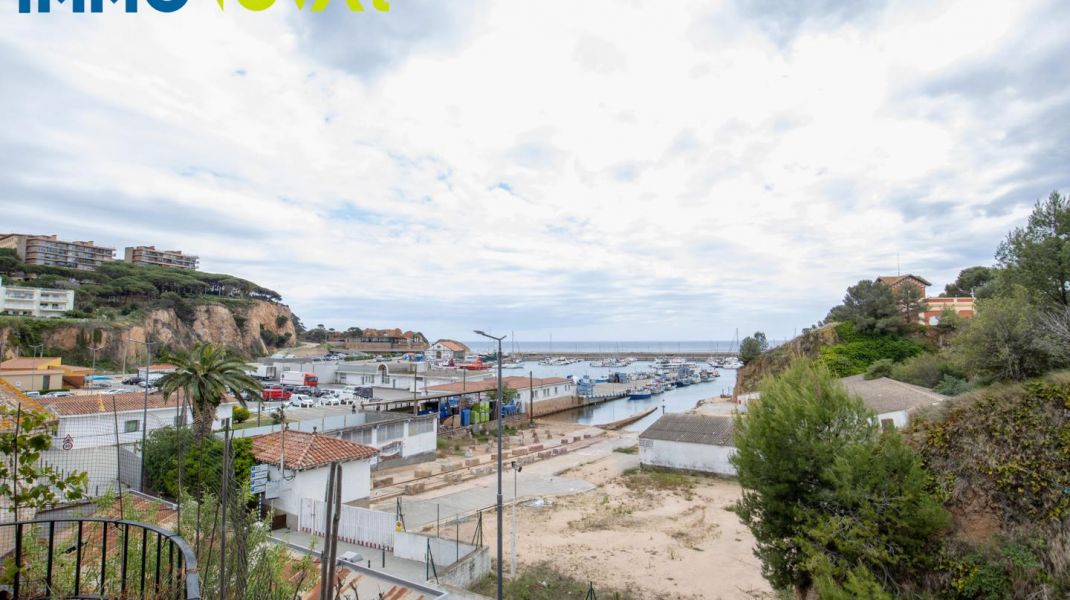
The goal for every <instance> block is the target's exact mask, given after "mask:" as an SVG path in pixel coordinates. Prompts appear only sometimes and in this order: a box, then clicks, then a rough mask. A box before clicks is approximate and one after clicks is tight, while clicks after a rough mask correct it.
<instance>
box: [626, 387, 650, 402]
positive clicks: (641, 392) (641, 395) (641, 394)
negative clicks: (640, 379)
mask: <svg viewBox="0 0 1070 600" xmlns="http://www.w3.org/2000/svg"><path fill="white" fill-rule="evenodd" d="M653 395H654V392H652V391H651V390H650V388H640V389H638V390H635V391H633V392H632V393H630V394H628V399H629V400H648V399H649V398H650V397H651V396H653Z"/></svg>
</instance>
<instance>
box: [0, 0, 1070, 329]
mask: <svg viewBox="0 0 1070 600" xmlns="http://www.w3.org/2000/svg"><path fill="white" fill-rule="evenodd" d="M225 2H226V4H225V10H222V11H221V10H220V8H219V5H218V4H217V3H216V2H215V1H214V0H188V4H187V5H186V6H185V7H184V8H182V9H181V10H179V11H177V12H174V13H170V14H164V13H158V12H155V11H153V10H152V9H151V8H150V7H149V6H148V5H147V4H146V3H145V2H142V4H141V6H140V12H138V13H137V14H123V13H121V12H119V11H118V10H117V9H118V5H112V4H111V3H106V4H107V6H106V10H107V11H109V12H107V14H104V15H89V14H80V15H78V14H71V13H70V7H69V4H64V5H59V6H57V7H54V9H53V12H52V13H51V14H18V13H17V12H16V9H15V4H14V2H10V3H6V4H7V7H6V9H5V10H4V12H3V14H0V73H2V74H3V83H2V84H0V85H2V86H3V93H2V94H0V114H3V115H4V119H3V123H4V125H3V127H0V156H2V160H0V231H2V230H10V231H17V232H26V233H56V234H59V235H60V236H61V237H62V238H68V239H94V240H97V241H98V242H100V243H103V244H106V245H110V246H114V247H116V248H118V249H119V252H120V253H121V251H122V250H121V249H122V247H123V246H125V245H131V244H155V245H156V246H157V247H161V246H162V247H167V248H179V249H182V250H184V251H186V252H189V253H193V254H197V255H199V256H200V257H201V261H202V266H203V268H204V269H205V270H209V271H215V272H227V273H233V274H235V275H239V276H242V277H245V278H248V279H252V280H254V281H257V282H258V283H261V284H262V285H266V286H268V287H271V288H274V289H276V290H278V291H279V292H280V293H282V294H283V296H284V297H285V299H286V301H287V302H288V303H289V304H290V305H291V306H292V307H293V308H294V310H295V312H297V314H298V315H299V316H301V317H302V319H303V320H304V321H305V322H306V323H308V324H316V323H324V324H326V325H328V326H334V327H346V326H349V325H354V324H355V325H361V326H399V327H403V328H412V329H420V330H422V331H424V332H426V333H427V334H428V335H430V336H433V337H445V336H451V337H460V338H462V339H471V337H472V336H471V334H469V333H467V332H469V331H470V330H471V329H473V328H486V329H489V330H493V331H496V332H503V333H508V332H509V331H515V332H516V337H517V338H518V339H519V340H521V341H525V340H526V341H536V340H543V339H546V338H547V337H548V336H549V335H550V334H551V333H552V334H553V336H554V339H555V340H568V339H571V340H584V339H588V340H642V339H647V340H676V339H680V340H710V339H730V338H731V337H732V336H733V334H734V331H735V330H736V328H739V329H740V330H742V331H743V332H745V333H746V332H750V331H753V330H755V329H763V330H765V331H767V332H768V333H769V334H770V335H771V337H775V338H783V337H786V336H790V335H791V334H792V332H793V331H794V330H796V329H799V328H802V327H805V326H808V325H810V324H812V323H814V322H815V321H817V320H819V319H820V318H822V317H823V316H824V314H825V312H826V311H827V309H828V307H829V306H831V305H833V304H835V303H837V302H838V300H839V299H840V298H841V297H842V294H843V290H844V288H845V287H846V286H848V285H850V284H852V283H854V282H856V281H858V280H859V279H863V278H873V277H875V276H877V275H880V274H888V273H895V271H896V268H897V257H898V261H899V263H900V264H901V266H902V270H903V272H908V271H910V272H915V273H918V274H921V275H924V276H925V277H927V278H929V279H930V280H931V281H933V282H934V283H935V284H936V287H937V290H939V289H940V288H942V287H943V285H944V283H946V282H947V281H948V280H950V279H952V278H953V277H954V275H955V274H956V273H957V272H958V270H959V269H961V268H963V267H966V266H970V265H974V264H991V262H992V260H993V259H992V254H993V252H994V250H995V247H996V245H997V244H998V243H999V241H1000V239H1001V238H1002V237H1003V236H1004V235H1005V234H1006V232H1007V231H1008V230H1009V229H1010V228H1012V227H1013V226H1015V225H1018V224H1020V223H1022V222H1023V221H1024V219H1025V216H1026V215H1027V214H1028V212H1029V210H1030V207H1031V205H1032V203H1033V202H1035V201H1036V200H1037V199H1038V198H1040V197H1042V196H1045V195H1046V194H1047V193H1048V192H1050V191H1051V190H1053V189H1062V190H1065V189H1067V188H1068V187H1070V185H1068V184H1070V182H1068V178H1070V172H1068V171H1067V166H1068V165H1070V150H1068V148H1070V145H1068V144H1067V141H1066V140H1067V133H1068V132H1070V61H1067V60H1066V56H1067V55H1068V51H1070V38H1068V36H1067V35H1066V27H1065V25H1066V24H1067V23H1068V22H1070V3H1067V2H1062V1H1059V0H1055V1H1050V2H1044V1H1031V0H1014V1H1004V2H991V1H986V0H965V1H961V2H932V1H930V0H918V1H904V2H897V1H892V2H883V1H880V0H859V1H856V2H839V1H836V0H819V1H813V2H807V3H784V2H778V1H776V0H724V1H721V2H716V1H713V2H711V1H705V2H690V1H683V0H679V1H674V2H671V3H666V2H661V1H656V0H584V1H583V2H574V1H571V0H542V1H539V2H490V1H486V2H480V1H476V0H393V1H392V2H391V10H390V12H387V13H382V12H376V11H375V10H373V9H372V7H371V0H365V2H364V4H365V5H366V8H367V9H368V10H367V12H363V13H357V12H350V11H349V10H348V9H347V8H346V4H345V2H343V1H342V0H334V1H333V2H331V4H330V5H329V6H328V8H327V10H325V11H323V12H321V13H311V12H309V5H308V4H306V5H305V10H304V11H300V10H298V8H297V7H296V6H295V4H294V3H293V2H288V1H286V0H277V2H276V4H275V6H273V7H271V8H270V9H268V10H266V11H264V12H257V13H254V12H249V11H247V10H245V9H243V8H241V6H239V5H238V4H237V1H236V0H225ZM309 4H311V3H309ZM801 4H805V5H806V6H807V7H808V8H806V9H803V8H797V7H796V8H785V6H798V5H801Z"/></svg>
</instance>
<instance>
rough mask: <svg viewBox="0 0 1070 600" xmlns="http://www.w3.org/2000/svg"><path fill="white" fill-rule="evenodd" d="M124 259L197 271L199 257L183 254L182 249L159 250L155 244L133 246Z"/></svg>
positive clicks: (148, 264)
mask: <svg viewBox="0 0 1070 600" xmlns="http://www.w3.org/2000/svg"><path fill="white" fill-rule="evenodd" d="M124 260H126V262H128V263H131V264H135V265H142V266H152V267H177V268H179V269H189V270H191V271H196V270H197V261H198V257H196V256H192V255H189V254H182V251H181V250H157V249H156V247H155V246H133V247H128V248H127V249H126V252H125V257H124Z"/></svg>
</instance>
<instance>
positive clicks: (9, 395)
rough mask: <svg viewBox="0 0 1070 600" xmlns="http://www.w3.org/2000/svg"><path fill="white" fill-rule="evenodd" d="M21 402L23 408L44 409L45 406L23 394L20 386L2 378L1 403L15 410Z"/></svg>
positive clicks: (0, 384) (0, 385) (0, 383)
mask: <svg viewBox="0 0 1070 600" xmlns="http://www.w3.org/2000/svg"><path fill="white" fill-rule="evenodd" d="M20 404H21V405H22V408H23V409H27V408H29V409H32V410H40V411H43V410H44V407H43V406H41V404H40V403H38V402H37V401H36V400H34V399H33V398H30V397H29V396H27V395H26V394H23V393H22V392H21V391H19V389H18V388H16V387H15V386H13V385H11V384H10V383H8V382H7V381H5V380H3V379H0V405H2V406H4V407H5V408H9V409H11V410H15V409H17V408H18V406H19V405H20Z"/></svg>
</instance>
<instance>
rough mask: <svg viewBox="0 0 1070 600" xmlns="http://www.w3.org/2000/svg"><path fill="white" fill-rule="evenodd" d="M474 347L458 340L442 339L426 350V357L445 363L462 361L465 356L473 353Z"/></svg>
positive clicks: (432, 360) (429, 359)
mask: <svg viewBox="0 0 1070 600" xmlns="http://www.w3.org/2000/svg"><path fill="white" fill-rule="evenodd" d="M471 353H472V349H471V348H469V347H468V346H466V345H464V344H462V343H461V342H458V341H456V340H447V339H441V340H438V341H437V342H435V343H434V344H431V347H430V348H428V349H427V351H426V352H424V357H425V359H426V360H428V361H430V362H436V363H441V364H445V363H448V362H450V361H451V360H452V361H454V362H461V361H463V360H464V357H465V356H467V355H469V354H471Z"/></svg>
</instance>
